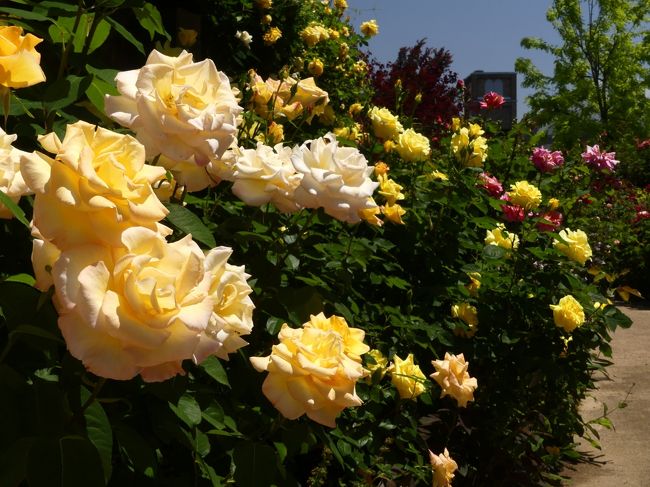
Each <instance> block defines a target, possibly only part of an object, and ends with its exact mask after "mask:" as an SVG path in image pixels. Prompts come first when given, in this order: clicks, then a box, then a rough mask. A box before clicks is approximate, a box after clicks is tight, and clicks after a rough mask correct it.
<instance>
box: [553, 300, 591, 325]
mask: <svg viewBox="0 0 650 487" xmlns="http://www.w3.org/2000/svg"><path fill="white" fill-rule="evenodd" d="M549 307H550V308H551V309H552V310H553V321H555V325H556V326H558V327H560V328H564V330H565V331H567V332H569V333H570V332H572V331H573V330H575V329H576V328H578V327H579V326H580V325H582V324H583V323H584V322H585V312H584V310H583V309H582V305H581V304H580V303H579V302H578V300H577V299H576V298H574V297H573V296H571V295H570V294H568V295H566V296H564V297H563V298H562V299H560V301H558V303H557V304H551V305H549Z"/></svg>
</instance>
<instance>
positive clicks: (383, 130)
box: [368, 107, 404, 140]
mask: <svg viewBox="0 0 650 487" xmlns="http://www.w3.org/2000/svg"><path fill="white" fill-rule="evenodd" d="M368 118H369V119H370V123H371V124H372V131H373V133H374V134H375V135H376V136H377V137H379V138H380V139H388V140H390V139H396V138H397V137H398V136H399V134H401V133H402V132H404V127H402V124H401V123H400V121H399V119H398V118H397V116H396V115H393V114H392V113H391V111H390V110H389V109H388V108H379V107H372V108H371V109H370V110H369V111H368Z"/></svg>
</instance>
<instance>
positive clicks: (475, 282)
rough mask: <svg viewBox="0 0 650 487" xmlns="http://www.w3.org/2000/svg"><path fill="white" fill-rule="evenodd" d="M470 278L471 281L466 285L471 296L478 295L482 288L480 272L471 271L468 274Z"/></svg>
mask: <svg viewBox="0 0 650 487" xmlns="http://www.w3.org/2000/svg"><path fill="white" fill-rule="evenodd" d="M467 275H468V276H469V279H470V283H469V284H468V285H467V286H465V287H466V288H467V290H468V291H469V294H470V296H478V290H479V289H480V288H481V280H480V279H481V274H479V273H478V272H470V273H468V274H467Z"/></svg>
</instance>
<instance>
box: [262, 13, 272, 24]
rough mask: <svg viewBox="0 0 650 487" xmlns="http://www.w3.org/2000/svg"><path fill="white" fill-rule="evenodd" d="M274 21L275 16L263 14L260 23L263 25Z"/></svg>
mask: <svg viewBox="0 0 650 487" xmlns="http://www.w3.org/2000/svg"><path fill="white" fill-rule="evenodd" d="M272 21H273V17H271V16H270V15H269V14H266V15H262V18H261V19H260V24H262V25H269V24H270V23H271V22H272Z"/></svg>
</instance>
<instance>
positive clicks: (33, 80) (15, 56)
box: [0, 25, 45, 88]
mask: <svg viewBox="0 0 650 487" xmlns="http://www.w3.org/2000/svg"><path fill="white" fill-rule="evenodd" d="M42 41H43V39H40V38H38V37H36V36H34V35H32V34H25V35H23V28H22V27H17V26H13V25H5V26H0V87H2V86H4V87H5V88H25V87H27V86H32V85H35V84H37V83H40V82H42V81H45V73H43V70H42V69H41V55H40V54H39V53H38V51H37V50H36V49H35V46H36V45H37V44H39V43H40V42H42Z"/></svg>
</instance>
